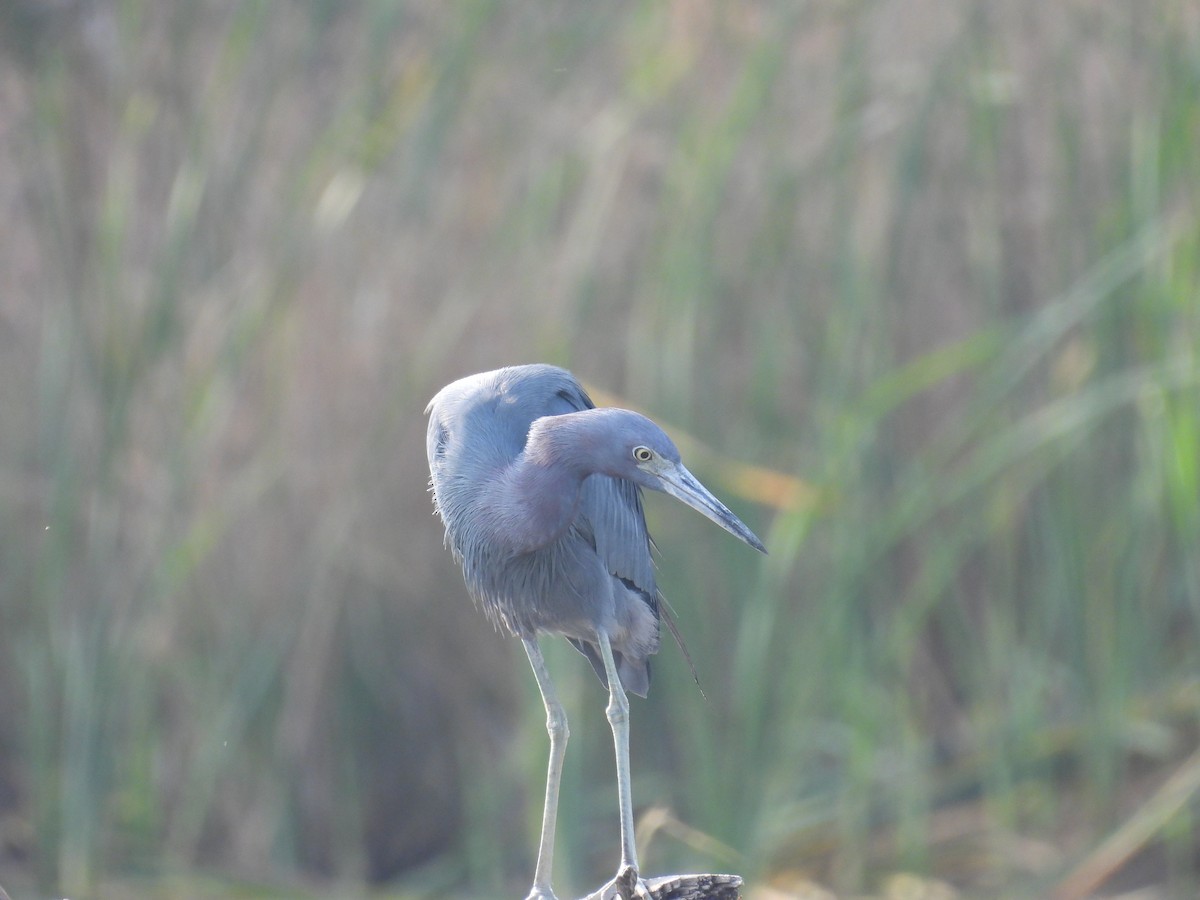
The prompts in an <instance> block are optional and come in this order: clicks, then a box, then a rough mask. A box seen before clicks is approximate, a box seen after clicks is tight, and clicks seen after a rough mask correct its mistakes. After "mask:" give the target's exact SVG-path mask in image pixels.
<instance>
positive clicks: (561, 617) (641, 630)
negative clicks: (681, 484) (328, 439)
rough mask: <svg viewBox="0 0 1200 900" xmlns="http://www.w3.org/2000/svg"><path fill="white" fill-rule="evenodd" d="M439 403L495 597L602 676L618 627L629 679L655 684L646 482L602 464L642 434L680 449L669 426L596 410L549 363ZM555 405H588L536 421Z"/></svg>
mask: <svg viewBox="0 0 1200 900" xmlns="http://www.w3.org/2000/svg"><path fill="white" fill-rule="evenodd" d="M429 414H430V419H429V431H428V437H427V448H426V449H427V453H428V456H429V468H430V473H431V476H432V478H431V480H432V486H433V493H434V499H435V503H436V505H437V509H438V512H439V513H440V514H441V517H442V520H443V521H444V523H445V526H446V541H447V544H448V545H449V547H450V549H451V550H452V551H453V553H454V556H455V558H456V559H457V560H458V561H459V562H460V563H461V564H462V567H463V575H464V577H465V579H466V582H467V585H468V588H469V589H470V592H471V594H472V595H473V596H474V597H475V599H476V600H477V601H478V602H479V604H480V605H481V606H482V608H483V610H484V611H485V612H486V613H487V614H488V616H489V617H490V618H491V619H492V620H493V621H494V622H495V623H497V624H498V625H502V626H504V627H505V628H507V629H508V630H509V631H511V632H512V633H513V634H516V635H519V636H523V637H529V636H532V635H534V634H536V633H537V632H549V633H555V634H562V635H564V636H566V637H567V638H569V639H570V640H571V642H572V644H574V645H575V647H576V648H577V649H578V650H580V652H582V653H584V655H586V656H587V657H588V659H589V660H590V661H591V662H592V665H593V667H594V668H595V670H596V673H597V674H598V675H599V676H600V678H601V680H602V681H603V680H605V678H604V666H603V664H602V662H601V660H600V656H599V653H598V649H597V647H596V643H595V638H596V631H597V630H598V629H604V630H605V631H606V632H607V633H608V635H609V637H610V639H611V641H612V649H613V654H614V657H615V658H616V661H617V670H618V672H619V674H620V678H621V683H622V685H623V686H624V688H625V689H626V690H629V691H632V692H634V693H636V694H639V695H641V696H645V695H646V691H647V690H648V688H649V684H650V672H649V657H650V656H651V655H653V654H654V653H655V652H656V651H657V650H658V647H659V598H658V591H657V587H656V585H655V582H654V564H653V562H652V559H651V555H650V553H651V543H650V536H649V534H648V533H647V531H646V521H645V518H644V516H643V514H642V499H641V490H640V488H639V487H638V485H637V484H635V483H634V482H633V481H630V480H628V479H625V478H620V477H613V476H612V475H608V474H604V472H603V471H598V470H597V469H599V468H602V467H604V466H605V465H606V464H608V463H609V462H611V460H607V459H606V458H605V454H604V453H602V452H600V450H601V448H600V447H599V446H598V444H599V443H600V441H601V439H602V438H610V437H611V438H616V437H619V436H620V435H622V434H623V433H628V434H629V435H631V437H630V440H631V441H635V442H641V443H651V442H652V443H654V444H657V445H658V446H657V447H656V448H655V449H657V450H659V451H660V452H664V453H667V454H669V455H674V457H675V458H676V459H678V454H677V453H676V452H675V451H674V446H673V445H672V444H671V442H670V440H669V439H668V438H667V436H666V435H665V434H664V433H663V432H662V431H661V429H659V428H658V426H656V425H654V423H652V422H650V420H649V419H646V418H645V417H643V416H640V415H638V414H637V413H633V412H629V411H627V410H617V409H603V410H598V409H596V408H595V404H593V403H592V401H591V399H590V398H589V397H588V395H587V393H586V392H585V391H584V390H583V388H582V386H580V384H579V382H578V381H576V380H575V378H574V376H572V375H571V374H570V373H569V372H567V371H565V370H563V369H559V368H556V367H554V366H548V365H530V366H515V367H510V368H506V369H499V370H497V371H494V372H486V373H483V374H481V375H475V376H471V377H469V378H464V379H462V380H460V381H456V382H454V383H453V384H450V385H448V386H447V387H445V388H443V389H442V390H441V391H440V392H439V393H438V394H437V395H436V396H435V397H434V398H433V400H432V401H430V404H429ZM547 416H553V417H559V416H572V417H574V418H573V419H565V420H563V421H562V422H554V423H542V424H541V426H540V427H539V428H534V424H535V423H536V422H538V420H539V419H542V418H544V417H547ZM531 430H532V431H533V434H532V435H531ZM531 436H532V437H533V438H534V440H533V441H531V440H530V438H531ZM627 443H628V441H627ZM622 446H623V445H622ZM589 450H593V451H596V452H591V453H589V452H588V451H589ZM617 462H619V460H617ZM516 481H524V482H525V483H524V484H522V483H515V482H516ZM521 488H527V490H524V491H522V490H521Z"/></svg>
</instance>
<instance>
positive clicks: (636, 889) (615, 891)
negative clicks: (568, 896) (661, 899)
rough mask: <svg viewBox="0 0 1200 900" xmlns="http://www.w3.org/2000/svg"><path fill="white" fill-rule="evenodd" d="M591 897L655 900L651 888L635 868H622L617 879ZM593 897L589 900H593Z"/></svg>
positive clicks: (608, 899) (606, 899) (617, 899)
mask: <svg viewBox="0 0 1200 900" xmlns="http://www.w3.org/2000/svg"><path fill="white" fill-rule="evenodd" d="M591 897H595V898H598V900H653V898H652V895H651V893H650V886H649V885H648V884H646V882H645V881H643V880H642V877H641V876H640V875H639V874H638V870H637V869H635V868H634V867H633V866H622V868H621V871H619V872H617V877H616V878H614V879H613V880H612V881H610V882H609V883H608V884H606V885H604V887H602V888H600V890H598V891H597V892H596V893H594V894H592V895H591ZM591 897H589V898H588V900H591Z"/></svg>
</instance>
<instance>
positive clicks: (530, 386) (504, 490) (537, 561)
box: [425, 365, 766, 900]
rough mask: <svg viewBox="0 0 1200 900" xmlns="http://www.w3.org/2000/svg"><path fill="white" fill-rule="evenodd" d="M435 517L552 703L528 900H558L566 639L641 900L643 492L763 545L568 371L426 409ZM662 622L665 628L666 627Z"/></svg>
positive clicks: (459, 387)
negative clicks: (598, 717)
mask: <svg viewBox="0 0 1200 900" xmlns="http://www.w3.org/2000/svg"><path fill="white" fill-rule="evenodd" d="M425 411H426V413H428V414H429V417H430V418H429V431H428V434H427V438H426V450H427V452H428V455H429V471H430V474H431V476H432V477H431V484H432V488H433V498H434V505H435V507H436V509H437V511H438V513H439V514H440V515H441V517H442V521H443V523H444V524H445V526H446V543H447V545H448V546H449V547H450V549H451V551H452V552H453V553H454V557H455V559H456V560H457V561H458V562H459V563H461V564H462V569H463V577H464V578H465V580H466V582H467V587H468V589H469V590H470V593H471V595H472V596H473V597H474V598H475V600H476V602H477V603H478V604H479V605H480V606H482V607H483V610H484V612H485V613H487V615H488V617H489V618H490V619H491V620H492V622H493V623H494V624H496V625H497V626H503V627H504V628H506V629H508V630H509V631H510V632H512V633H513V634H514V635H516V636H517V637H519V638H521V640H522V642H523V643H524V645H525V652H526V654H528V656H529V662H530V664H531V665H532V666H533V674H534V677H536V678H537V683H538V687H539V689H540V690H541V692H542V700H543V701H544V702H545V704H546V729H547V731H548V732H549V734H550V764H549V768H548V771H547V774H546V805H545V808H544V810H543V813H542V837H541V843H540V845H539V847H538V857H537V868H536V869H535V871H534V877H533V887H532V889H531V890H530V892H529V897H528V900H552V898H553V897H554V893H553V891H552V890H551V888H550V876H551V869H552V867H553V856H554V824H555V816H556V814H557V809H558V786H559V778H560V776H561V774H562V764H563V754H564V752H565V751H566V744H567V717H566V713H565V712H564V710H563V707H562V705H561V704H560V703H559V701H558V698H557V696H556V695H555V691H554V687H553V685H552V684H551V682H550V673H549V672H548V670H547V668H546V663H545V661H544V660H543V658H542V651H541V649H540V647H539V646H538V635H539V634H540V633H548V634H560V635H563V636H564V637H566V638H567V640H569V641H570V642H571V644H572V645H574V647H575V649H577V650H578V651H579V652H581V653H582V654H583V655H584V656H586V657H587V658H588V660H589V661H590V662H591V664H592V667H593V668H594V669H595V670H596V674H597V675H598V676H599V677H600V680H601V681H602V682H603V683H604V684H605V685H606V686H607V687H608V692H609V700H608V706H607V707H606V712H607V714H608V721H609V723H610V724H611V726H612V731H613V741H614V743H615V745H616V756H617V796H618V802H619V805H620V813H621V864H620V866H619V868H618V874H617V877H616V878H614V879H613V882H611V883H610V885H609V886H607V887H608V888H610V889H611V891H612V892H613V893H620V894H621V895H622V896H625V897H626V900H632V898H631V897H629V896H628V893H629V892H636V893H637V894H639V895H641V894H643V892H644V890H645V889H644V885H643V883H642V882H641V881H640V878H639V876H638V871H637V853H636V850H635V848H634V841H633V803H632V799H631V795H630V786H629V701H628V700H627V699H626V696H625V691H632V692H633V693H635V694H637V695H639V696H642V697H644V696H646V692H647V691H648V690H649V688H650V657H651V656H652V655H653V654H654V653H655V652H657V650H658V643H659V633H658V631H659V617H660V615H662V614H663V613H665V610H664V609H662V607H661V606H660V602H661V598H660V596H659V593H658V589H657V587H656V586H655V584H654V564H653V562H652V560H651V557H650V548H651V541H650V535H649V533H648V532H647V531H646V520H645V517H644V516H643V515H642V494H641V488H650V489H652V490H656V491H663V492H665V493H667V494H670V495H671V496H673V497H675V498H677V499H679V500H681V501H683V502H684V503H686V504H687V505H688V506H691V507H692V508H694V509H696V510H698V511H699V512H701V513H703V514H704V515H705V516H707V517H708V518H710V519H712V520H713V521H714V522H716V523H717V524H718V525H720V526H721V527H722V528H724V529H725V530H726V531H728V532H730V533H731V534H733V535H734V536H736V537H738V538H740V539H741V540H743V541H745V542H746V543H747V544H749V545H750V546H751V547H754V548H755V549H757V550H761V551H762V552H764V553H765V552H766V550H765V548H764V547H763V545H762V542H761V541H760V540H759V539H758V538H757V537H755V535H754V533H753V532H752V531H751V530H750V529H749V528H747V527H746V526H745V525H744V524H742V522H741V520H740V519H738V517H737V516H735V515H734V514H733V513H732V512H730V511H729V510H728V509H727V508H726V507H725V505H724V504H722V503H721V501H720V500H718V499H717V498H716V497H714V496H713V495H712V493H711V492H709V491H708V489H706V488H705V487H704V486H703V485H702V484H700V482H699V481H697V480H696V478H695V477H694V476H693V475H692V474H691V472H689V471H688V470H687V469H686V468H684V465H683V463H682V462H680V460H679V451H678V450H677V449H676V448H675V445H674V444H673V443H672V442H671V439H670V438H669V437H667V435H666V434H665V433H664V432H663V430H662V429H661V428H659V427H658V426H657V425H655V424H654V423H653V422H651V421H650V420H649V419H647V418H646V417H645V416H642V415H639V414H638V413H635V412H631V411H630V410H626V409H597V408H596V406H595V404H594V403H592V401H591V399H590V398H589V397H588V395H587V393H586V392H585V391H584V389H583V387H582V386H581V385H580V384H579V382H578V381H577V380H576V379H575V377H574V376H573V375H571V373H570V372H567V371H565V370H564V369H559V368H555V367H554V366H548V365H530V366H512V367H509V368H504V369H497V370H496V371H494V372H484V373H482V374H479V375H472V376H469V377H467V378H463V379H460V380H459V381H455V382H454V383H452V384H450V385H447V386H446V387H444V388H442V390H440V391H439V392H438V393H437V395H436V396H435V397H434V398H433V399H432V400H431V401H430V402H429V406H428V407H427V408H426V410H425ZM668 624H670V620H669V619H668Z"/></svg>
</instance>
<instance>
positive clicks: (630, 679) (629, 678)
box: [567, 638, 650, 697]
mask: <svg viewBox="0 0 1200 900" xmlns="http://www.w3.org/2000/svg"><path fill="white" fill-rule="evenodd" d="M567 640H569V641H570V642H571V646H572V647H574V648H575V649H576V650H578V651H579V652H580V653H582V654H583V655H584V656H586V657H587V659H588V662H590V663H591V664H592V668H593V669H594V670H595V671H596V676H597V677H598V678H599V679H600V683H601V684H603V685H604V687H605V688H607V687H608V676H607V675H606V674H605V672H604V659H603V658H602V657H601V656H600V648H599V647H597V646H596V645H595V644H593V643H592V642H591V641H582V640H580V639H579V638H567ZM613 662H614V663H616V665H617V677H618V678H620V679H621V687H623V688H624V689H625V691H626V692H627V693H630V694H637V695H638V696H639V697H645V696H646V695H647V694H648V693H650V660H649V658H644V659H635V658H633V657H631V656H626V655H625V654H623V653H621V652H620V651H619V650H614V651H613Z"/></svg>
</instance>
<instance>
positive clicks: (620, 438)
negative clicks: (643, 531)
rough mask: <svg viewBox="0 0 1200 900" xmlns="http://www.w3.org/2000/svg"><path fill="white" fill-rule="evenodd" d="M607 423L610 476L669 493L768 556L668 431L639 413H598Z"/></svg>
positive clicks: (606, 411) (760, 543)
mask: <svg viewBox="0 0 1200 900" xmlns="http://www.w3.org/2000/svg"><path fill="white" fill-rule="evenodd" d="M595 412H597V413H601V415H602V416H604V417H605V418H606V419H607V421H606V422H605V423H604V425H605V428H604V430H603V433H604V434H605V435H606V436H607V438H608V439H607V440H605V441H604V443H605V445H606V446H605V455H606V456H607V455H608V454H616V455H615V457H610V466H608V467H606V468H607V474H610V475H615V476H617V477H620V478H626V479H628V480H629V481H632V482H634V483H635V484H639V485H641V486H642V487H644V488H649V489H650V490H652V491H661V492H662V493H664V494H670V495H671V496H672V497H674V498H675V499H676V500H679V501H681V502H682V503H686V504H687V505H688V506H690V507H691V508H692V509H694V510H696V511H697V512H699V513H701V514H702V515H704V516H707V517H708V518H709V519H711V520H712V521H714V522H716V523H717V524H718V525H720V526H721V527H722V528H724V529H725V530H726V531H728V532H729V533H730V534H732V535H733V536H734V537H736V538H738V539H740V540H742V541H745V542H746V543H747V544H749V545H750V546H751V547H753V548H754V549H756V550H760V551H762V552H763V553H766V548H765V547H763V543H762V541H760V540H759V539H758V537H757V536H756V535H755V534H754V532H753V531H751V530H750V529H749V528H747V527H746V525H745V524H744V523H743V522H742V520H741V519H739V518H738V517H737V516H735V515H734V514H733V513H732V512H731V511H730V510H729V508H728V507H726V506H725V504H724V503H722V502H721V501H720V500H718V499H717V498H716V497H715V496H714V495H713V493H712V492H711V491H710V490H709V489H708V488H706V487H705V486H704V485H702V484H701V483H700V481H699V480H698V479H697V478H696V476H695V475H693V474H692V473H691V472H689V471H688V470H687V467H686V466H685V465H684V464H683V462H682V461H681V459H680V456H679V450H678V449H677V448H676V446H675V444H674V442H673V441H672V440H671V439H670V438H669V437H667V434H666V432H665V431H663V430H662V429H661V428H659V427H658V426H657V425H655V424H654V423H653V422H652V421H650V420H649V419H647V418H646V417H645V416H643V415H640V414H639V413H635V412H631V411H630V410H624V409H613V410H596V411H595Z"/></svg>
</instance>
